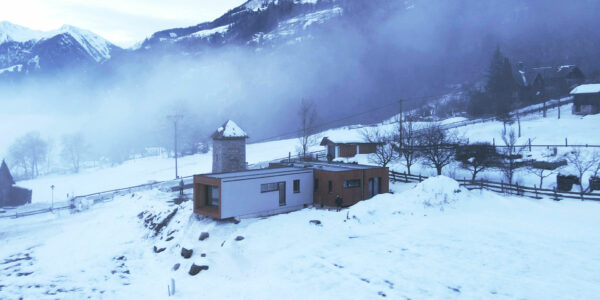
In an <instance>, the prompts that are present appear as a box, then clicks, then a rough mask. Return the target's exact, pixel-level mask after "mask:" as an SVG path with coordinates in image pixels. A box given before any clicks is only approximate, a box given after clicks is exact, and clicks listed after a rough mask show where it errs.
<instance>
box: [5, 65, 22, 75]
mask: <svg viewBox="0 0 600 300" xmlns="http://www.w3.org/2000/svg"><path fill="white" fill-rule="evenodd" d="M22 69H23V65H14V66H10V67H8V68H3V69H0V74H2V73H4V72H21V70H22Z"/></svg>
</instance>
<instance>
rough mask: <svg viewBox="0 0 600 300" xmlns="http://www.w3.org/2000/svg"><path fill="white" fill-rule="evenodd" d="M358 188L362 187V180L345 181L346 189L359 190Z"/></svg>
mask: <svg viewBox="0 0 600 300" xmlns="http://www.w3.org/2000/svg"><path fill="white" fill-rule="evenodd" d="M357 187H360V179H351V180H346V181H344V188H345V189H350V188H357Z"/></svg>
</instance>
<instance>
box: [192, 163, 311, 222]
mask: <svg viewBox="0 0 600 300" xmlns="http://www.w3.org/2000/svg"><path fill="white" fill-rule="evenodd" d="M312 203H313V170H312V169H310V168H294V167H284V168H273V169H259V170H247V171H239V172H231V173H221V174H205V175H195V176H194V213H196V214H201V215H205V216H209V217H212V218H215V219H227V218H232V217H237V218H243V217H246V218H249V217H258V216H267V215H273V214H277V213H284V212H289V211H294V210H298V209H302V208H304V207H306V206H308V205H310V204H312Z"/></svg>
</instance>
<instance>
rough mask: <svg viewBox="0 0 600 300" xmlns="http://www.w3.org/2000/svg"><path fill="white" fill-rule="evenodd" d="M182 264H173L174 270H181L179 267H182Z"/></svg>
mask: <svg viewBox="0 0 600 300" xmlns="http://www.w3.org/2000/svg"><path fill="white" fill-rule="evenodd" d="M180 266H181V264H180V263H176V264H175V265H174V266H173V271H177V270H179V267H180Z"/></svg>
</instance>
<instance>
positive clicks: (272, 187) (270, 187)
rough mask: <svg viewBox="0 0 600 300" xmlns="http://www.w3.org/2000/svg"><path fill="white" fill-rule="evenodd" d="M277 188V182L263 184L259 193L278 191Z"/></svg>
mask: <svg viewBox="0 0 600 300" xmlns="http://www.w3.org/2000/svg"><path fill="white" fill-rule="evenodd" d="M278 190H279V187H278V185H277V182H273V183H264V184H261V185H260V192H261V193H268V192H275V191H278Z"/></svg>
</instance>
